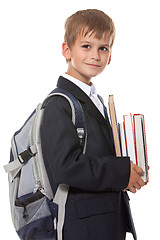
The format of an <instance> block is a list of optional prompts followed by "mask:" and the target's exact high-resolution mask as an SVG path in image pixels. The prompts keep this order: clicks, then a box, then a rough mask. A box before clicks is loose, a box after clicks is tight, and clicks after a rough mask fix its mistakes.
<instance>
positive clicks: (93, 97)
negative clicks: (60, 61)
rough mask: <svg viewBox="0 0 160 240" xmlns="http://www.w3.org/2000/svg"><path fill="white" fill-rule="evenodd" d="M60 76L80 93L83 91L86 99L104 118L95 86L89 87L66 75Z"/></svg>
mask: <svg viewBox="0 0 160 240" xmlns="http://www.w3.org/2000/svg"><path fill="white" fill-rule="evenodd" d="M62 76H63V77H64V78H66V79H68V80H69V81H71V82H73V83H74V84H75V85H77V86H78V87H79V88H80V89H81V90H82V91H84V92H85V93H86V94H87V95H88V97H89V98H90V99H91V100H92V102H93V103H94V104H95V105H96V107H97V108H98V110H99V111H100V112H101V114H102V115H103V117H105V115H104V108H103V104H102V103H101V101H100V100H99V98H98V96H97V91H96V88H95V86H94V85H93V83H92V85H91V86H89V85H87V84H86V83H84V82H82V81H80V80H78V79H76V78H74V77H72V76H70V75H68V74H66V73H65V74H62Z"/></svg>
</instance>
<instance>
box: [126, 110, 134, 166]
mask: <svg viewBox="0 0 160 240" xmlns="http://www.w3.org/2000/svg"><path fill="white" fill-rule="evenodd" d="M123 119H124V131H125V140H126V149H127V156H129V157H130V160H131V161H132V162H133V163H134V164H136V154H135V143H134V135H133V124H132V115H131V114H130V115H124V116H123Z"/></svg>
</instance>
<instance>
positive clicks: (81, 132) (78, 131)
mask: <svg viewBox="0 0 160 240" xmlns="http://www.w3.org/2000/svg"><path fill="white" fill-rule="evenodd" d="M77 134H78V137H79V139H80V140H82V139H83V138H84V135H85V134H84V128H77Z"/></svg>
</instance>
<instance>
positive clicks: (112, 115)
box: [108, 95, 121, 157]
mask: <svg viewBox="0 0 160 240" xmlns="http://www.w3.org/2000/svg"><path fill="white" fill-rule="evenodd" d="M108 104H109V111H110V119H111V124H112V132H113V139H114V146H115V151H116V156H117V157H121V149H120V143H119V135H118V128H117V118H116V111H115V105H114V97H113V95H109V101H108Z"/></svg>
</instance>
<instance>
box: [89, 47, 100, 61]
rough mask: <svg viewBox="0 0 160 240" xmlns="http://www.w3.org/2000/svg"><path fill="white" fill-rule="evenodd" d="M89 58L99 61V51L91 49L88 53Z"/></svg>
mask: <svg viewBox="0 0 160 240" xmlns="http://www.w3.org/2000/svg"><path fill="white" fill-rule="evenodd" d="M90 58H91V59H92V60H95V61H99V60H100V54H99V51H98V50H97V49H92V51H91V52H90Z"/></svg>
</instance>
